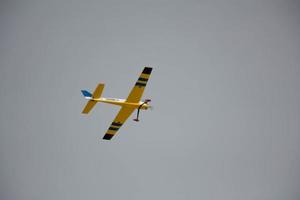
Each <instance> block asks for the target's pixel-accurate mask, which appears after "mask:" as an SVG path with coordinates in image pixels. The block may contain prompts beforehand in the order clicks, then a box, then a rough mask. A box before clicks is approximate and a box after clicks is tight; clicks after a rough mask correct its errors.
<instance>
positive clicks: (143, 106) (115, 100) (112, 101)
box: [86, 97, 150, 110]
mask: <svg viewBox="0 0 300 200" xmlns="http://www.w3.org/2000/svg"><path fill="white" fill-rule="evenodd" d="M86 99H90V100H92V101H97V102H102V103H108V104H113V105H117V106H128V107H134V108H136V109H138V108H139V107H140V106H141V107H140V109H142V110H147V109H148V108H149V107H150V105H149V104H148V103H147V102H143V101H139V102H138V103H132V102H127V101H126V99H118V98H102V97H101V98H98V99H94V98H86Z"/></svg>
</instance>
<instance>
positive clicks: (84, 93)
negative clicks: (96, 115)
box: [81, 90, 92, 97]
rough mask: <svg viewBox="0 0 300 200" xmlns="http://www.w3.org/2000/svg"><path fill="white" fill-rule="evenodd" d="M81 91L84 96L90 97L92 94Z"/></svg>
mask: <svg viewBox="0 0 300 200" xmlns="http://www.w3.org/2000/svg"><path fill="white" fill-rule="evenodd" d="M81 92H82V94H83V96H85V97H92V94H91V93H90V92H88V91H86V90H81Z"/></svg>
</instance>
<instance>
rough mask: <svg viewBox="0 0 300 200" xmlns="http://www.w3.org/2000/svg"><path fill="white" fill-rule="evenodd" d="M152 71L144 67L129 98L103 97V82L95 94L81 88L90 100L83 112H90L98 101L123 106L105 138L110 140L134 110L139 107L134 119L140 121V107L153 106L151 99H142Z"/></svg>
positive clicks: (143, 108) (145, 108) (144, 108)
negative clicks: (150, 103)
mask: <svg viewBox="0 0 300 200" xmlns="http://www.w3.org/2000/svg"><path fill="white" fill-rule="evenodd" d="M151 71H152V68H151V67H145V68H144V70H143V72H142V74H141V75H140V77H139V79H138V80H137V82H136V83H135V85H134V87H133V88H132V90H131V92H130V94H129V95H128V97H127V99H117V98H102V97H101V94H102V91H103V88H104V84H102V83H100V84H98V86H97V88H96V89H95V91H94V92H93V94H91V93H90V92H88V91H86V90H81V92H82V94H83V96H84V97H85V98H86V99H88V100H89V101H88V102H87V104H86V106H85V107H84V109H83V111H82V113H83V114H88V113H89V112H90V110H92V108H93V107H94V106H95V104H96V103H97V102H103V103H109V104H113V105H118V106H121V109H120V111H119V113H118V114H117V116H116V117H115V119H114V121H113V122H112V123H111V125H110V127H109V128H108V130H107V132H106V133H105V135H104V137H103V139H104V140H110V139H111V138H112V137H113V136H114V135H115V134H116V133H117V131H118V130H119V129H120V128H121V126H122V125H123V124H124V123H125V121H126V120H127V119H128V117H129V116H130V115H131V114H132V113H133V111H135V110H136V109H137V117H136V118H135V119H134V121H137V122H138V121H139V114H140V109H142V110H147V109H148V108H150V107H151V106H150V105H149V102H150V101H151V100H150V99H146V100H144V101H141V98H142V95H143V92H144V89H145V87H146V84H147V82H148V79H149V77H150V74H151Z"/></svg>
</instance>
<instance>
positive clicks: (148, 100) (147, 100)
mask: <svg viewBox="0 0 300 200" xmlns="http://www.w3.org/2000/svg"><path fill="white" fill-rule="evenodd" d="M150 101H151V100H150V99H146V100H145V102H143V103H142V104H141V105H140V106H139V107H138V110H137V115H136V118H135V119H133V121H136V122H139V121H140V120H139V115H140V109H141V108H142V106H143V105H144V104H147V103H148V102H150Z"/></svg>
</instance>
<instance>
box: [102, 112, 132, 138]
mask: <svg viewBox="0 0 300 200" xmlns="http://www.w3.org/2000/svg"><path fill="white" fill-rule="evenodd" d="M134 110H135V108H129V107H125V106H123V107H122V108H121V109H120V111H119V113H118V115H117V116H116V118H115V119H114V121H113V122H112V123H111V125H110V127H109V129H108V130H107V132H106V133H105V135H104V137H103V140H110V139H111V138H112V137H113V136H114V135H115V134H116V133H117V131H118V130H119V129H120V128H121V126H122V125H123V124H124V123H125V121H126V120H127V119H128V117H129V116H130V115H131V114H132V112H133V111H134Z"/></svg>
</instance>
